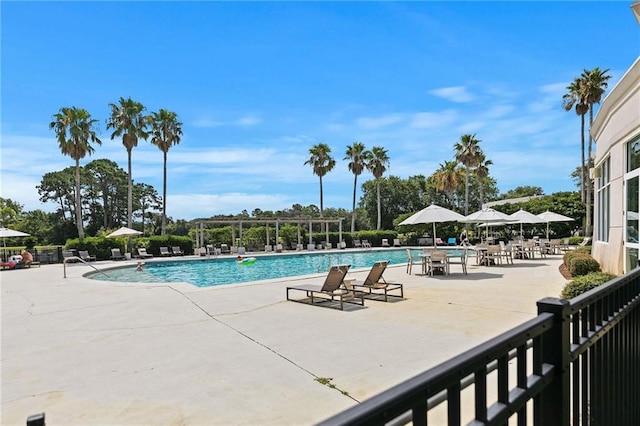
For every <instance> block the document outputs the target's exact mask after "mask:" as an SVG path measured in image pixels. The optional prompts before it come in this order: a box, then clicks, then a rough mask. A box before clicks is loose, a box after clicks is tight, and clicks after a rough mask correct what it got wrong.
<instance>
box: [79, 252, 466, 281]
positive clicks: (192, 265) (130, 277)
mask: <svg viewBox="0 0 640 426" xmlns="http://www.w3.org/2000/svg"><path fill="white" fill-rule="evenodd" d="M451 251H455V250H451ZM420 253H422V250H421V249H420V250H418V249H416V250H412V254H413V256H414V257H419V255H420ZM255 257H256V258H257V260H256V262H255V263H251V264H238V263H237V262H236V260H235V258H217V259H216V258H194V259H184V260H166V261H158V262H155V261H152V262H147V263H146V265H145V267H144V270H142V271H136V266H135V265H131V266H130V267H124V268H116V269H108V270H105V271H104V272H105V274H107V275H108V276H106V275H105V274H102V273H97V272H94V273H90V274H87V277H89V278H92V279H96V280H103V281H119V282H136V283H169V282H187V283H189V284H192V285H194V286H197V287H211V286H218V285H225V284H234V283H243V282H250V281H260V280H269V279H276V278H285V277H295V276H300V275H310V274H318V273H325V272H327V271H328V270H329V267H330V266H331V265H341V264H347V265H351V269H359V268H370V267H371V266H372V265H373V264H374V263H375V262H377V261H380V260H388V261H389V265H399V264H405V263H406V262H407V251H406V249H384V250H367V251H348V252H338V253H336V252H333V253H311V254H310V253H305V254H302V253H296V254H283V255H269V256H255Z"/></svg>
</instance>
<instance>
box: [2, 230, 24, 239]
mask: <svg viewBox="0 0 640 426" xmlns="http://www.w3.org/2000/svg"><path fill="white" fill-rule="evenodd" d="M29 235H31V234H27V233H26V232H20V231H15V230H13V229H9V228H0V237H2V238H5V237H28V236H29Z"/></svg>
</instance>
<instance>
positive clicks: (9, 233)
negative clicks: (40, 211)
mask: <svg viewBox="0 0 640 426" xmlns="http://www.w3.org/2000/svg"><path fill="white" fill-rule="evenodd" d="M29 235H31V234H27V233H26V232H20V231H16V230H14V229H9V228H4V227H2V228H0V237H2V254H3V258H4V257H5V256H4V255H5V253H6V251H7V242H6V241H5V239H6V238H11V237H28V236H29Z"/></svg>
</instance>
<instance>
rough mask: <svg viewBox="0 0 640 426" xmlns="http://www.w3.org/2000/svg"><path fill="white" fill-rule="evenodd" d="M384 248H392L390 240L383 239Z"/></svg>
mask: <svg viewBox="0 0 640 426" xmlns="http://www.w3.org/2000/svg"><path fill="white" fill-rule="evenodd" d="M382 247H391V246H390V245H389V240H388V239H386V238H383V239H382Z"/></svg>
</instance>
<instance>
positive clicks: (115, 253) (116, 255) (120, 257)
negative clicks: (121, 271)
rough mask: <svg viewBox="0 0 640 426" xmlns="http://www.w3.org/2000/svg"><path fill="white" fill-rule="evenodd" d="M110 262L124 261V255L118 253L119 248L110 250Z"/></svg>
mask: <svg viewBox="0 0 640 426" xmlns="http://www.w3.org/2000/svg"><path fill="white" fill-rule="evenodd" d="M111 260H124V255H123V254H122V253H121V252H120V249H119V248H112V249H111Z"/></svg>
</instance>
